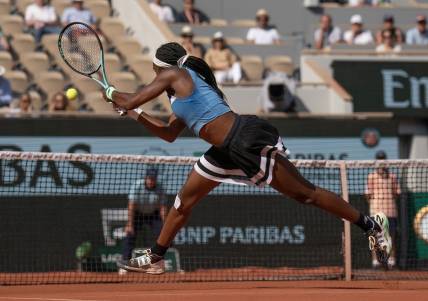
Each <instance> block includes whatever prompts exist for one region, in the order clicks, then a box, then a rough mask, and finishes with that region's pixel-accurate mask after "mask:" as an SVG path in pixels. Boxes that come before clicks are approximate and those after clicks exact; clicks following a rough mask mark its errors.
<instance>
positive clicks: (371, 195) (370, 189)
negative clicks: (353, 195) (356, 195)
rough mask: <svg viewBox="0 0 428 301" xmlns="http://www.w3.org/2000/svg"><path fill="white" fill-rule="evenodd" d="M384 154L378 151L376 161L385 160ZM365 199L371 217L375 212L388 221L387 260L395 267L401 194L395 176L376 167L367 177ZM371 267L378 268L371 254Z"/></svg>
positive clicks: (385, 168) (385, 169)
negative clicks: (388, 250) (383, 215)
mask: <svg viewBox="0 0 428 301" xmlns="http://www.w3.org/2000/svg"><path fill="white" fill-rule="evenodd" d="M385 159H386V153H385V152H384V151H378V152H377V153H376V160H385ZM365 194H366V197H367V201H368V202H369V206H370V215H371V216H373V215H374V214H375V213H376V212H383V213H385V215H386V216H387V217H388V220H389V233H390V234H391V239H392V249H393V251H392V252H391V257H390V258H389V260H388V264H389V265H390V266H394V265H395V263H396V262H395V250H396V239H395V238H396V235H397V226H398V210H397V205H396V200H397V199H398V198H399V196H400V194H401V188H400V184H399V182H398V179H397V175H395V174H394V173H392V172H391V171H389V169H388V168H387V167H378V168H376V170H375V171H374V172H372V173H370V174H369V175H368V178H367V184H366V192H365ZM372 266H373V267H374V268H377V267H379V266H380V264H379V262H378V261H377V260H376V256H375V254H373V259H372Z"/></svg>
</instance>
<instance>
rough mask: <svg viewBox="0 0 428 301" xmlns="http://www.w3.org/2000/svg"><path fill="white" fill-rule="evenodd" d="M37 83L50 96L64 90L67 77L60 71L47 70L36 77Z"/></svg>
mask: <svg viewBox="0 0 428 301" xmlns="http://www.w3.org/2000/svg"><path fill="white" fill-rule="evenodd" d="M35 82H36V83H37V85H38V86H39V87H40V88H41V89H42V90H43V92H45V93H46V95H48V98H49V99H50V97H51V96H52V95H54V94H55V93H57V92H59V91H64V86H65V79H64V77H63V75H62V74H61V73H60V72H56V71H45V72H41V73H39V74H38V75H37V77H36V78H35Z"/></svg>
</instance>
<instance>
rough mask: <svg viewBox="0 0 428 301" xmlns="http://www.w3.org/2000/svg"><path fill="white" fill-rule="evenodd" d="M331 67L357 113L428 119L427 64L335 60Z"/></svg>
mask: <svg viewBox="0 0 428 301" xmlns="http://www.w3.org/2000/svg"><path fill="white" fill-rule="evenodd" d="M332 68H333V72H334V78H335V79H336V81H337V82H339V83H340V84H341V85H342V86H343V87H344V88H345V89H346V90H347V91H348V92H349V93H350V94H351V95H352V97H353V103H354V111H355V112H393V113H395V114H396V115H406V116H412V117H413V116H419V117H427V116H428V62H404V61H401V62H390V61H388V62H386V61H383V62H382V61H334V62H333V64H332Z"/></svg>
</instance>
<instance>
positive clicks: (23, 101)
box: [13, 93, 33, 113]
mask: <svg viewBox="0 0 428 301" xmlns="http://www.w3.org/2000/svg"><path fill="white" fill-rule="evenodd" d="M31 104H32V99H31V95H30V93H24V94H22V95H21V97H20V98H19V102H18V108H16V109H15V110H14V111H13V112H14V113H31V111H32V110H33V108H32V106H31Z"/></svg>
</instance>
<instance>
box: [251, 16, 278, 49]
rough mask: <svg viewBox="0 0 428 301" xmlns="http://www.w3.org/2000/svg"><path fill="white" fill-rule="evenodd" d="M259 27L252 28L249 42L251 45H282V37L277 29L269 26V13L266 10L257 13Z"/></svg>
mask: <svg viewBox="0 0 428 301" xmlns="http://www.w3.org/2000/svg"><path fill="white" fill-rule="evenodd" d="M256 22H257V27H254V28H250V30H249V31H248V33H247V40H248V41H249V42H250V43H254V44H260V45H268V44H277V45H278V44H280V36H279V33H278V31H277V30H276V28H274V27H273V26H270V25H269V13H268V11H267V10H265V9H259V10H258V11H257V13H256Z"/></svg>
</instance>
